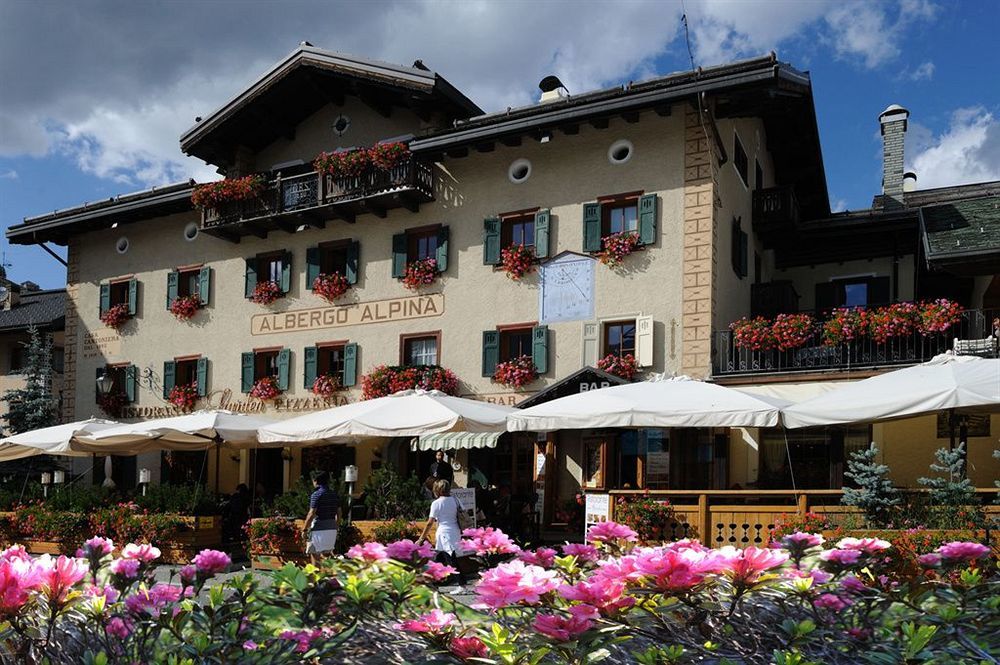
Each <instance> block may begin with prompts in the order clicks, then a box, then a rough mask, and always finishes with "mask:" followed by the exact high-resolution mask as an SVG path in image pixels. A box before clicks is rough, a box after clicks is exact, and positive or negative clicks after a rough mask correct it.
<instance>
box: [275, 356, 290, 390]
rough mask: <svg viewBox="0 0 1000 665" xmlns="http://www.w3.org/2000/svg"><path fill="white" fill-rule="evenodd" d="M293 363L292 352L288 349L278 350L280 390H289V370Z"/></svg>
mask: <svg viewBox="0 0 1000 665" xmlns="http://www.w3.org/2000/svg"><path fill="white" fill-rule="evenodd" d="M291 364H292V352H291V351H290V350H288V349H282V350H281V351H278V390H281V391H285V390H288V372H289V370H290V369H291V367H290V366H291Z"/></svg>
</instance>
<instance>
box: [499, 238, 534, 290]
mask: <svg viewBox="0 0 1000 665" xmlns="http://www.w3.org/2000/svg"><path fill="white" fill-rule="evenodd" d="M500 265H501V266H502V267H503V269H504V272H506V273H507V277H510V278H511V279H512V280H514V281H515V282H516V281H517V280H519V279H521V278H522V277H524V276H525V275H527V274H528V273H531V272H534V270H535V248H534V247H527V246H525V245H522V244H519V245H511V246H510V247H505V248H503V249H502V250H501V251H500Z"/></svg>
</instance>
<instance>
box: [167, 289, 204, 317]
mask: <svg viewBox="0 0 1000 665" xmlns="http://www.w3.org/2000/svg"><path fill="white" fill-rule="evenodd" d="M199 308H201V298H200V297H199V296H196V295H191V296H177V297H176V298H174V299H173V301H172V302H171V303H170V313H171V314H173V315H174V316H175V317H177V319H178V320H180V321H187V320H188V319H190V318H192V317H193V316H194V315H195V314H197V313H198V309H199Z"/></svg>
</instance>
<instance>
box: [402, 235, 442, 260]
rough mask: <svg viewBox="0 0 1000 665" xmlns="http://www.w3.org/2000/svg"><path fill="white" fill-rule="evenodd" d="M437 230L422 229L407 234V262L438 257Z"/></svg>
mask: <svg viewBox="0 0 1000 665" xmlns="http://www.w3.org/2000/svg"><path fill="white" fill-rule="evenodd" d="M437 243H438V237H437V229H436V228H429V229H421V230H418V231H412V232H409V233H407V234H406V262H407V263H413V262H414V261H420V260H421V259H433V258H436V257H437V248H438V245H437Z"/></svg>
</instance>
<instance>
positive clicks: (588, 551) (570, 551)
mask: <svg viewBox="0 0 1000 665" xmlns="http://www.w3.org/2000/svg"><path fill="white" fill-rule="evenodd" d="M560 548H561V549H562V551H563V554H564V555H566V556H575V557H576V559H577V561H597V560H598V559H600V558H601V553H600V552H599V551H598V550H597V548H596V547H594V546H593V545H585V544H583V543H566V544H565V545H560Z"/></svg>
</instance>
